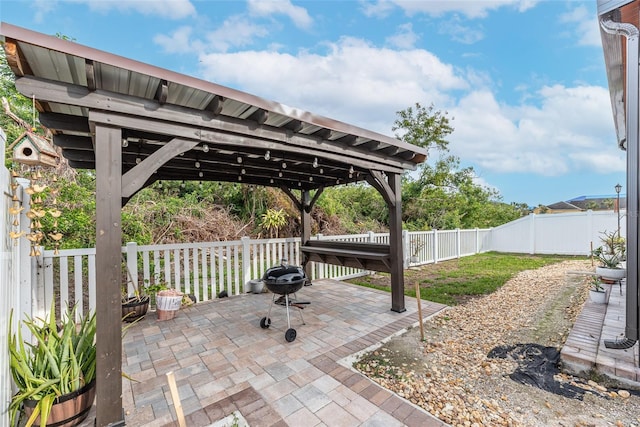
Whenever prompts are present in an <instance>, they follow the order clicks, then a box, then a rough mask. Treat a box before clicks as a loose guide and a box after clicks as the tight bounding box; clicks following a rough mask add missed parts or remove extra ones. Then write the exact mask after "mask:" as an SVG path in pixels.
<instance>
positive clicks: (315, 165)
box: [313, 157, 318, 168]
mask: <svg viewBox="0 0 640 427" xmlns="http://www.w3.org/2000/svg"><path fill="white" fill-rule="evenodd" d="M313 167H314V168H317V167H318V158H317V157H315V158H314V159H313Z"/></svg>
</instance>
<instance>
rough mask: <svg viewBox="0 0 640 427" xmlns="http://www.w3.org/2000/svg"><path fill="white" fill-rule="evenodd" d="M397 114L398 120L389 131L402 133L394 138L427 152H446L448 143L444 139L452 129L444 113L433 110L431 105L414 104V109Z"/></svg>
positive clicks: (446, 114)
mask: <svg viewBox="0 0 640 427" xmlns="http://www.w3.org/2000/svg"><path fill="white" fill-rule="evenodd" d="M397 114H398V117H399V118H397V119H396V120H395V122H394V124H393V126H392V127H391V130H392V131H393V132H396V131H398V130H403V131H404V132H402V133H401V134H398V133H396V134H395V135H396V138H398V139H400V140H402V141H404V142H408V143H409V144H413V145H416V146H418V147H422V148H426V149H428V150H430V149H432V148H436V149H438V150H440V151H447V150H448V145H449V141H447V140H446V139H445V138H446V137H447V135H449V134H451V132H453V127H451V125H450V123H449V117H447V116H448V113H447V112H446V111H445V112H442V111H439V110H434V106H433V104H431V105H430V106H428V107H423V106H422V105H420V103H417V102H416V104H415V105H414V107H409V108H407V109H406V110H401V111H398V112H397Z"/></svg>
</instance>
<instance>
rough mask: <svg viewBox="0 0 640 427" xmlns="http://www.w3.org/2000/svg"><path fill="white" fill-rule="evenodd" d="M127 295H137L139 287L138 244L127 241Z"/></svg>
mask: <svg viewBox="0 0 640 427" xmlns="http://www.w3.org/2000/svg"><path fill="white" fill-rule="evenodd" d="M126 251H127V295H129V296H132V295H135V293H136V290H137V289H138V244H137V243H136V242H127V247H126Z"/></svg>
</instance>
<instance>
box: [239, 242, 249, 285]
mask: <svg viewBox="0 0 640 427" xmlns="http://www.w3.org/2000/svg"><path fill="white" fill-rule="evenodd" d="M240 241H241V242H242V288H243V289H244V290H245V291H246V290H247V287H246V286H247V283H249V280H251V245H250V244H249V243H250V241H251V239H249V238H248V237H247V236H242V237H241V238H240Z"/></svg>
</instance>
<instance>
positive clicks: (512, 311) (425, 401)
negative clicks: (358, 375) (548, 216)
mask: <svg viewBox="0 0 640 427" xmlns="http://www.w3.org/2000/svg"><path fill="white" fill-rule="evenodd" d="M591 269H592V267H591V263H590V262H588V261H565V262H562V263H559V264H553V265H550V266H546V267H543V268H540V269H537V270H530V271H524V272H521V273H519V274H517V275H516V276H515V277H514V278H513V279H511V280H510V281H509V282H507V283H506V284H505V285H504V286H503V287H501V288H500V289H499V290H497V291H496V292H494V293H493V294H490V295H487V296H484V297H481V298H475V299H473V300H470V301H468V302H466V303H465V304H463V305H459V306H455V307H451V308H449V309H447V310H446V311H444V312H442V313H440V314H439V315H437V316H436V317H434V318H432V319H430V320H428V321H426V322H425V324H424V333H425V341H424V342H423V341H421V339H420V331H419V328H414V329H413V330H410V331H409V332H407V333H406V334H404V335H402V336H399V337H396V338H394V339H392V340H391V341H389V342H387V343H386V344H385V345H384V346H383V347H381V348H379V349H377V350H376V351H374V352H371V353H368V354H366V355H364V356H363V357H362V358H361V359H360V360H359V361H358V362H356V364H355V366H356V368H358V369H360V370H361V371H362V372H363V373H365V374H366V375H368V376H369V377H371V378H372V379H374V380H375V381H377V382H378V383H380V384H381V385H382V386H384V387H386V388H388V389H390V390H392V391H394V392H396V393H398V394H399V395H400V396H402V397H405V398H406V399H408V400H410V401H411V402H413V403H415V404H416V405H419V406H421V407H423V408H425V409H426V410H427V411H429V412H430V413H432V414H433V415H435V416H436V417H438V418H440V419H441V420H443V421H445V422H447V423H449V424H451V425H455V426H545V427H546V426H636V427H637V426H640V393H638V392H637V391H634V390H629V389H628V387H625V388H622V389H620V388H617V387H615V384H613V383H611V382H610V381H607V380H606V379H604V378H602V377H598V376H597V375H595V374H593V375H591V378H589V379H586V378H585V379H581V378H575V377H572V376H570V375H566V374H563V373H558V374H556V375H555V377H552V381H551V382H552V383H554V385H555V386H557V387H561V388H564V389H570V390H578V391H579V392H580V393H577V394H575V396H576V397H564V396H562V395H559V394H556V393H552V392H549V391H545V390H541V389H539V388H536V387H533V386H530V385H526V384H521V383H519V382H517V381H514V380H512V379H511V378H510V377H509V375H510V374H512V373H513V372H514V371H515V370H516V369H517V368H518V366H519V364H518V362H517V361H514V360H511V359H509V358H507V359H500V358H490V357H488V356H487V355H488V354H489V353H490V352H491V350H492V349H494V348H496V347H498V346H504V345H517V344H525V343H536V344H540V345H542V346H548V347H554V348H556V349H558V350H559V349H560V348H561V346H562V344H563V343H564V341H565V339H566V337H567V335H568V333H569V330H570V328H571V325H572V324H573V322H574V320H575V318H576V317H577V315H578V314H579V312H580V309H581V307H582V305H583V303H584V301H585V299H586V297H587V293H588V285H587V283H586V281H585V280H584V278H583V277H582V276H577V275H570V274H567V272H569V271H584V270H591ZM553 379H555V381H553Z"/></svg>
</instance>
